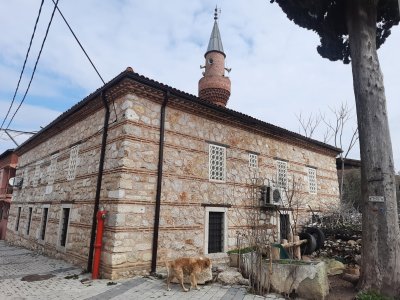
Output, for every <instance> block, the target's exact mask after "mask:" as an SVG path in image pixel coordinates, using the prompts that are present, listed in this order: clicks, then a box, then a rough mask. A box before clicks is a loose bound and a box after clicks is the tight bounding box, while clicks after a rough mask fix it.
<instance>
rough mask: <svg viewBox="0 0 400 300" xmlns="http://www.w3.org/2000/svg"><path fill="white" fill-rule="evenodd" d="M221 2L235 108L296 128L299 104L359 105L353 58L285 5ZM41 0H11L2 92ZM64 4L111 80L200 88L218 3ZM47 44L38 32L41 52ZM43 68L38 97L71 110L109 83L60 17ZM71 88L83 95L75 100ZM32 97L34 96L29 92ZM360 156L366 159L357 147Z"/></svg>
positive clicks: (5, 12) (313, 108)
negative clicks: (333, 57)
mask: <svg viewBox="0 0 400 300" xmlns="http://www.w3.org/2000/svg"><path fill="white" fill-rule="evenodd" d="M217 4H218V6H220V7H222V14H221V17H220V23H219V24H220V31H221V35H222V40H223V45H224V49H225V52H226V55H227V64H228V66H229V67H231V68H232V72H231V73H230V77H231V80H232V96H231V99H230V101H229V103H228V106H229V107H230V108H233V109H236V110H238V111H241V112H243V113H245V114H248V115H251V116H254V117H256V118H259V119H262V120H264V121H267V122H270V123H273V124H275V125H278V126H282V127H285V128H287V129H289V130H292V131H297V130H298V122H297V119H296V117H295V114H298V113H299V112H302V113H303V114H306V113H308V112H311V113H318V112H319V111H321V112H326V113H328V112H329V107H337V106H339V105H340V103H341V102H343V101H347V102H348V103H349V104H350V105H352V104H353V103H354V95H353V90H352V75H351V68H350V66H349V65H343V64H342V63H340V62H330V61H328V60H326V59H323V58H321V57H320V56H319V54H318V53H317V51H316V47H317V45H318V44H319V38H318V36H317V35H316V34H315V33H314V32H312V31H307V30H305V29H302V28H300V27H298V26H296V25H295V24H293V23H292V22H291V21H289V20H288V19H287V18H286V15H285V14H284V13H283V12H282V11H281V10H280V8H279V7H278V5H276V4H270V3H269V1H258V0H257V1H256V0H250V1H245V2H244V1H240V0H219V1H217ZM38 5H39V4H38V3H37V2H36V1H22V0H15V1H8V2H5V3H3V4H2V10H1V11H0V27H1V28H7V30H6V31H4V32H3V33H2V35H0V48H1V49H2V51H1V53H0V80H2V81H1V82H2V85H1V88H0V92H4V91H7V93H8V94H10V91H12V92H13V91H14V89H15V84H16V82H17V79H18V75H19V73H18V72H19V70H20V68H21V65H22V62H23V59H24V55H25V51H26V48H27V45H28V39H29V37H30V35H31V32H32V26H33V23H34V21H35V18H36V13H37V10H38ZM60 7H61V9H62V11H63V13H64V15H65V17H66V18H67V19H68V21H69V22H70V25H71V26H72V28H73V29H74V30H75V31H76V34H77V35H78V37H79V39H80V40H81V42H82V44H83V46H84V47H85V49H86V50H87V52H88V54H89V55H90V56H91V58H92V60H93V62H94V63H95V64H96V66H97V68H98V69H99V71H100V73H101V74H102V76H103V77H104V79H105V80H106V81H108V80H110V79H112V78H113V77H114V76H116V75H117V74H118V73H120V72H121V71H123V70H124V69H125V68H126V67H127V66H132V67H133V68H134V70H135V71H136V72H138V73H140V74H142V75H145V76H147V77H150V78H152V79H154V80H157V81H160V82H162V83H166V84H169V85H171V86H173V87H176V88H178V89H181V90H183V91H186V92H189V93H192V94H197V84H198V80H199V79H200V76H201V70H200V69H199V65H200V64H203V63H204V57H203V55H204V52H205V50H206V47H207V44H208V39H209V37H210V33H211V29H212V25H213V9H214V7H215V1H214V2H213V1H210V0H206V1H204V0H193V1H184V0H171V1H170V0H169V1H155V0H149V1H138V0H132V1H123V0H120V1H106V0H96V1H95V0H85V1H60ZM50 12H51V6H50V2H48V3H47V4H46V2H45V10H44V15H43V18H42V21H41V23H40V26H39V31H38V38H41V37H43V34H44V28H45V26H46V23H47V20H48V18H49V15H50ZM399 41H400V30H399V28H398V27H396V28H394V29H393V33H392V36H390V37H389V38H388V40H387V41H386V43H385V44H384V45H383V47H382V49H381V50H379V55H380V59H381V66H382V69H383V72H384V78H385V84H386V86H385V87H386V95H387V106H388V111H389V120H390V127H391V134H392V141H393V150H394V156H395V161H396V166H397V168H398V169H400V144H399V143H395V141H398V140H400V130H399V125H398V119H399V117H400V107H399V106H400V101H398V97H399V95H400V85H398V72H399V70H400V57H399V56H398V54H397V53H398V49H399V48H400V42H399ZM39 45H40V39H37V40H36V41H35V44H34V47H33V50H32V55H31V57H32V58H35V57H36V53H37V51H38V48H39ZM30 66H31V67H32V63H30ZM38 71H39V73H38V76H37V77H36V78H35V80H34V85H33V86H32V95H36V96H40V95H44V96H46V97H49V96H51V97H54V99H55V101H57V102H58V103H65V107H63V109H61V110H63V111H64V110H66V109H67V108H69V107H70V106H71V105H72V102H74V101H75V102H77V101H79V100H80V99H79V98H83V97H85V96H86V95H87V94H89V93H91V92H92V91H94V90H95V89H97V88H98V87H100V86H101V85H102V84H101V82H100V80H99V78H98V77H97V75H96V74H95V72H94V71H93V69H92V68H91V66H90V64H89V62H88V61H87V60H86V58H85V56H84V55H83V53H82V52H81V50H80V49H79V47H78V46H77V44H76V42H75V41H74V39H73V37H72V36H71V34H70V32H69V31H68V29H67V28H66V26H65V24H63V22H62V21H61V19H60V17H59V16H58V15H56V17H55V22H54V24H53V25H52V27H51V29H50V33H49V36H48V40H47V42H46V45H45V47H44V50H43V54H42V58H41V61H40V63H39V66H38ZM69 89H70V90H71V95H79V97H78V98H75V96H73V97H74V99H68V95H65V91H66V90H69ZM75 89H76V90H75ZM12 92H11V93H12ZM26 101H27V104H29V103H31V102H30V99H29V97H28V98H27V100H26ZM49 107H50V108H51V107H52V106H49ZM396 120H397V121H396ZM31 121H33V120H31ZM29 122H30V121H26V125H28V123H29ZM39 123H40V122H39ZM30 124H33V123H30ZM36 125H38V124H37V123H36ZM36 125H30V128H33V127H34V126H36ZM36 129H37V128H36ZM352 156H353V157H358V155H357V151H355V152H353V153H352Z"/></svg>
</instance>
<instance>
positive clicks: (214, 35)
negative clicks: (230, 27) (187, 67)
mask: <svg viewBox="0 0 400 300" xmlns="http://www.w3.org/2000/svg"><path fill="white" fill-rule="evenodd" d="M211 51H217V52H220V53H222V54H223V55H224V57H225V56H226V55H225V53H224V47H223V46H222V40H221V34H220V33H219V28H218V23H217V20H215V21H214V27H213V29H212V32H211V36H210V41H209V42H208V47H207V52H206V53H205V54H204V57H205V56H206V55H207V54H208V53H209V52H211Z"/></svg>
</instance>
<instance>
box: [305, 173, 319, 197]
mask: <svg viewBox="0 0 400 300" xmlns="http://www.w3.org/2000/svg"><path fill="white" fill-rule="evenodd" d="M310 171H311V173H313V174H311V173H310ZM307 178H308V192H309V193H310V194H313V195H316V194H317V193H318V183H317V168H314V167H307ZM312 186H314V187H313V188H312ZM313 189H314V190H313Z"/></svg>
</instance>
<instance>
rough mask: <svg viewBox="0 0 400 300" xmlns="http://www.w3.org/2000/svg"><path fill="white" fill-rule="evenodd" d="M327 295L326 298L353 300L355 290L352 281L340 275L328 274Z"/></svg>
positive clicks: (329, 299)
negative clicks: (328, 287)
mask: <svg viewBox="0 0 400 300" xmlns="http://www.w3.org/2000/svg"><path fill="white" fill-rule="evenodd" d="M329 286H330V289H329V295H328V297H327V298H326V300H353V299H355V297H356V294H357V291H356V289H355V287H354V286H353V284H352V283H350V282H348V281H345V280H343V279H341V278H340V275H335V276H329Z"/></svg>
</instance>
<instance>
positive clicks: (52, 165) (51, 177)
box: [47, 153, 69, 185]
mask: <svg viewBox="0 0 400 300" xmlns="http://www.w3.org/2000/svg"><path fill="white" fill-rule="evenodd" d="M59 156H60V154H59V153H56V154H53V155H52V156H51V159H50V166H49V173H48V175H47V176H48V177H47V184H48V185H52V184H53V183H54V181H55V176H56V172H57V164H58V157H59ZM68 167H69V165H68Z"/></svg>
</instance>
